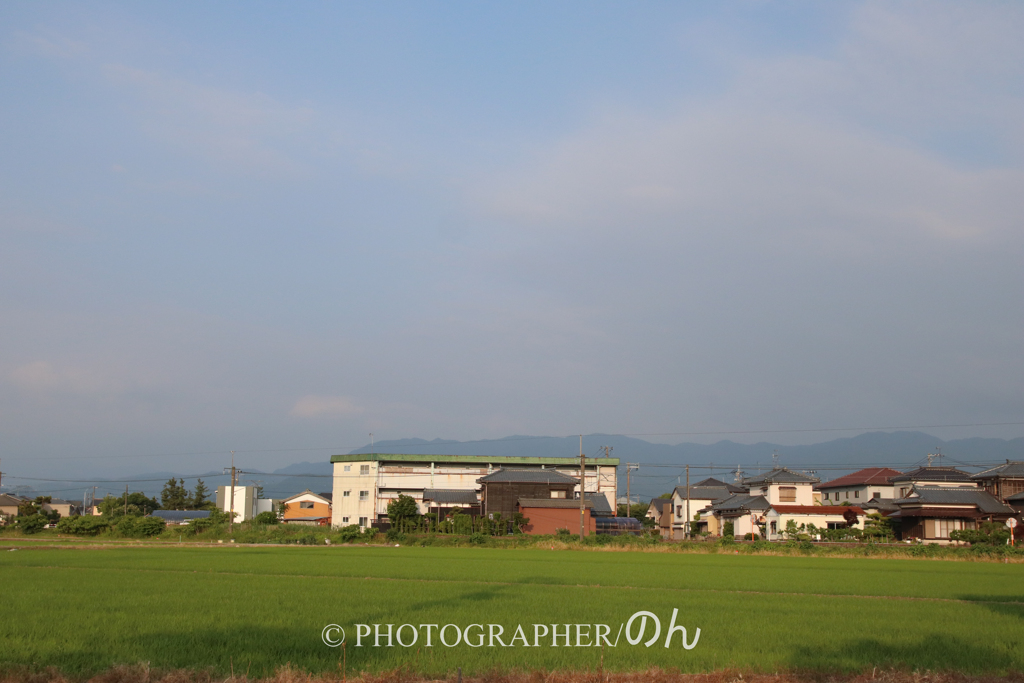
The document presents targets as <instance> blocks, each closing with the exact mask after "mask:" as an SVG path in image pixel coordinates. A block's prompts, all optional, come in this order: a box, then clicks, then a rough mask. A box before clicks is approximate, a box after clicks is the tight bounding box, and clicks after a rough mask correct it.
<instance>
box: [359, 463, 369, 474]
mask: <svg viewBox="0 0 1024 683" xmlns="http://www.w3.org/2000/svg"><path fill="white" fill-rule="evenodd" d="M369 473H370V466H369V465H360V466H359V474H369Z"/></svg>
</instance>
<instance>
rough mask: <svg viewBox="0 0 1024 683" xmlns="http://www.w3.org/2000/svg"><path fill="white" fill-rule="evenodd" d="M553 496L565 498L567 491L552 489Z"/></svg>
mask: <svg viewBox="0 0 1024 683" xmlns="http://www.w3.org/2000/svg"><path fill="white" fill-rule="evenodd" d="M551 497H552V498H565V491H552V492H551Z"/></svg>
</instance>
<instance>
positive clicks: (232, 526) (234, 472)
mask: <svg viewBox="0 0 1024 683" xmlns="http://www.w3.org/2000/svg"><path fill="white" fill-rule="evenodd" d="M236 477H238V471H237V470H236V469H235V452H234V451H231V522H230V525H229V529H228V530H229V531H230V532H231V533H234V531H235V481H236Z"/></svg>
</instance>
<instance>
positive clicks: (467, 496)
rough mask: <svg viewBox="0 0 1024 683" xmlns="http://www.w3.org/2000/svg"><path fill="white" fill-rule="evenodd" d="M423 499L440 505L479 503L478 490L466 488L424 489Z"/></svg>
mask: <svg viewBox="0 0 1024 683" xmlns="http://www.w3.org/2000/svg"><path fill="white" fill-rule="evenodd" d="M423 500H424V501H430V502H432V503H437V504H438V505H477V504H478V503H479V502H480V501H479V500H477V497H476V491H471V490H466V489H423Z"/></svg>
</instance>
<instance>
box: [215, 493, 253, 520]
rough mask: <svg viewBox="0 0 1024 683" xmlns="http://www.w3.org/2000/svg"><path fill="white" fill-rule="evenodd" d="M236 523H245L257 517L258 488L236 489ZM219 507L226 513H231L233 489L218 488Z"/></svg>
mask: <svg viewBox="0 0 1024 683" xmlns="http://www.w3.org/2000/svg"><path fill="white" fill-rule="evenodd" d="M234 505H235V521H236V522H244V521H245V520H247V519H252V518H253V517H255V516H256V487H255V486H236V487H235V501H234ZM217 507H218V508H220V509H221V510H223V511H224V512H227V513H230V512H231V487H230V486H218V487H217Z"/></svg>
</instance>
